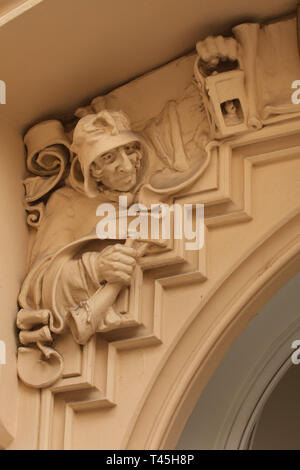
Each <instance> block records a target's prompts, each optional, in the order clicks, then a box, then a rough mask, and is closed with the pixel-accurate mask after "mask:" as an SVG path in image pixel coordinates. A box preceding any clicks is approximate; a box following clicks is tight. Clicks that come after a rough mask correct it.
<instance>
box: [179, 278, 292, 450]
mask: <svg viewBox="0 0 300 470" xmlns="http://www.w3.org/2000/svg"><path fill="white" fill-rule="evenodd" d="M299 292H300V274H297V275H296V276H295V277H293V278H292V279H291V280H289V281H288V282H287V283H286V284H285V285H284V286H283V287H282V288H281V289H279V291H278V292H277V293H276V294H275V295H274V296H273V297H271V299H270V300H269V301H268V302H267V304H266V305H265V306H264V307H263V309H262V310H261V312H260V313H259V315H257V316H255V317H254V318H253V320H252V321H251V322H250V323H249V325H248V326H247V327H246V328H245V329H244V331H243V332H242V334H241V335H240V336H239V337H238V338H237V340H236V341H235V342H234V343H233V345H232V346H231V348H230V349H229V351H228V352H227V354H226V355H225V357H224V358H223V360H222V362H221V364H220V365H219V367H218V368H217V370H216V371H215V372H214V374H213V376H212V377H211V379H210V381H209V383H208V384H207V386H206V387H205V389H204V391H203V393H202V394H201V397H200V398H199V400H198V403H197V405H196V407H195V408H194V410H193V412H192V414H191V416H190V418H189V420H188V422H187V424H186V426H185V428H184V430H183V433H182V435H181V437H180V440H179V442H178V444H177V447H178V449H252V448H262V446H263V445H267V443H269V444H270V445H272V443H273V446H275V445H276V442H277V444H279V439H278V438H277V434H276V431H274V438H272V427H271V423H272V422H273V423H274V422H276V420H277V421H278V420H279V419H280V418H281V420H282V422H283V423H285V426H286V433H285V436H286V440H287V439H288V436H287V434H289V427H288V415H290V414H291V408H292V406H293V403H292V399H293V397H294V393H295V391H293V390H291V389H290V388H289V387H291V386H292V384H293V386H294V385H295V383H296V376H297V374H298V382H299V387H300V369H297V366H295V365H293V363H292V360H291V355H292V353H293V349H292V348H291V345H292V343H293V341H295V340H296V339H298V338H300V316H299V303H300V302H299ZM299 387H298V388H299ZM278 389H279V390H278ZM281 389H283V391H281ZM285 397H286V398H287V397H290V401H289V405H288V404H287V403H285V402H284V399H285ZM280 400H282V404H281V412H280V414H279V415H278V417H276V415H275V414H276V406H279V405H280ZM269 402H271V403H269ZM287 405H288V406H287ZM294 405H295V400H294ZM294 408H295V407H294ZM272 413H273V414H272ZM291 424H292V423H291ZM274 430H275V428H274ZM291 433H292V427H291Z"/></svg>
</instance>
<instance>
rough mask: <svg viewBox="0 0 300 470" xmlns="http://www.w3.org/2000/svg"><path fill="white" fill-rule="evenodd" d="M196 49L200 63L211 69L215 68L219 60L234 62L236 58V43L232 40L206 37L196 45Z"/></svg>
mask: <svg viewBox="0 0 300 470" xmlns="http://www.w3.org/2000/svg"><path fill="white" fill-rule="evenodd" d="M196 49H197V52H198V55H199V57H200V58H201V59H202V61H204V62H206V64H207V66H208V67H211V68H214V67H215V68H216V67H217V65H218V63H219V62H220V60H221V61H225V60H230V61H235V60H237V58H238V43H237V41H236V40H235V39H234V38H224V37H223V36H216V37H212V36H208V37H207V38H206V39H204V41H199V42H198V43H197V45H196Z"/></svg>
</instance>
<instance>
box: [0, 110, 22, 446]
mask: <svg viewBox="0 0 300 470" xmlns="http://www.w3.org/2000/svg"><path fill="white" fill-rule="evenodd" d="M3 106H4V105H3ZM0 143H1V145H0V216H1V221H0V253H1V257H0V340H2V341H4V342H5V345H6V365H0V444H1V432H3V427H6V428H7V429H9V431H10V432H11V433H12V434H13V433H14V432H15V429H16V414H17V413H16V409H17V400H18V383H17V376H16V328H15V318H16V313H17V297H18V293H19V289H20V286H21V282H22V281H23V278H24V274H25V263H26V252H27V241H28V230H27V227H26V220H25V214H24V208H23V195H24V190H23V185H22V179H23V178H24V172H25V159H24V146H23V142H22V138H21V135H19V134H18V133H17V131H16V130H14V128H13V127H12V126H11V125H10V124H9V123H8V122H7V121H5V120H0ZM1 429H2V431H1ZM0 447H1V445H0Z"/></svg>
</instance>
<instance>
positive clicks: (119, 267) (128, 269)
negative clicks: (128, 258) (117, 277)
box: [111, 261, 134, 274]
mask: <svg viewBox="0 0 300 470" xmlns="http://www.w3.org/2000/svg"><path fill="white" fill-rule="evenodd" d="M111 267H112V268H113V270H114V271H115V272H117V271H122V272H124V273H127V274H132V273H133V268H134V267H133V266H132V265H128V264H124V263H120V262H118V261H114V262H113V263H112V264H111Z"/></svg>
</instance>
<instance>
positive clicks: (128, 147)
mask: <svg viewBox="0 0 300 470" xmlns="http://www.w3.org/2000/svg"><path fill="white" fill-rule="evenodd" d="M139 149H140V144H139V143H138V142H132V144H128V145H125V152H126V153H127V155H131V154H132V153H135V152H136V151H137V150H139Z"/></svg>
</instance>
